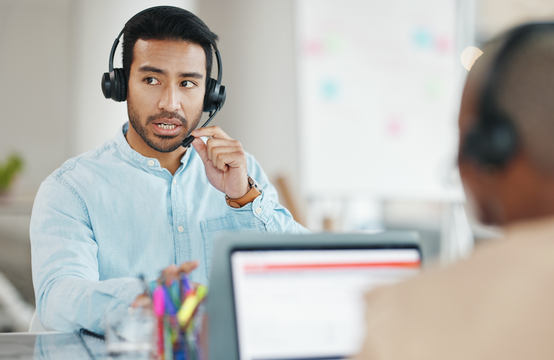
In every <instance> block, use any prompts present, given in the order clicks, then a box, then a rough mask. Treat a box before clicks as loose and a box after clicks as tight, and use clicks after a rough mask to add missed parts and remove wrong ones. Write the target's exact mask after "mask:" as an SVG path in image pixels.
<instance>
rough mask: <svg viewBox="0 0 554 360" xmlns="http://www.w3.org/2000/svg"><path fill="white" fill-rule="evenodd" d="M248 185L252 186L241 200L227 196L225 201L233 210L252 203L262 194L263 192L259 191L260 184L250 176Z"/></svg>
mask: <svg viewBox="0 0 554 360" xmlns="http://www.w3.org/2000/svg"><path fill="white" fill-rule="evenodd" d="M248 184H250V190H249V191H248V192H247V193H246V194H245V195H244V196H243V197H241V198H239V199H231V198H230V197H229V196H227V195H225V201H227V205H229V206H230V207H232V208H235V209H238V208H241V207H243V206H244V205H246V204H249V203H251V202H252V201H254V200H255V199H256V198H257V197H258V196H260V195H261V194H262V193H261V191H260V190H258V189H259V186H258V184H257V183H256V182H255V181H254V179H252V178H251V177H250V175H249V176H248Z"/></svg>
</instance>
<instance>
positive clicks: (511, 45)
mask: <svg viewBox="0 0 554 360" xmlns="http://www.w3.org/2000/svg"><path fill="white" fill-rule="evenodd" d="M545 29H550V30H553V29H554V23H552V22H541V23H529V24H524V25H521V26H518V27H516V28H515V29H513V30H511V31H510V32H509V33H508V34H507V37H506V39H505V40H504V43H503V44H502V45H501V47H500V49H499V50H498V52H497V54H496V56H495V58H494V59H493V61H492V63H491V67H490V69H491V70H490V73H489V76H488V78H487V79H486V81H485V85H484V87H483V92H482V95H481V97H480V101H479V109H478V117H477V119H476V121H475V125H474V126H473V128H471V129H470V130H469V131H468V133H467V135H466V137H465V139H464V140H462V146H461V151H460V155H461V157H463V158H466V159H470V160H473V161H475V162H477V163H478V164H480V165H484V166H489V167H494V168H502V167H504V166H506V165H507V164H508V163H509V162H510V160H511V159H512V158H513V156H514V154H515V153H516V151H517V149H518V147H519V143H520V140H519V136H518V132H517V129H516V127H515V125H514V122H513V121H512V120H511V119H510V117H509V116H508V114H506V112H505V111H503V110H502V109H501V108H500V106H499V104H498V98H497V88H498V86H499V85H500V80H501V77H502V74H503V70H504V69H505V66H507V64H508V63H509V61H506V59H510V57H511V55H512V53H513V52H514V51H516V50H517V49H518V48H519V45H520V44H521V43H523V42H525V41H526V40H527V39H528V38H529V36H531V35H533V34H535V33H536V32H540V31H544V30H545Z"/></svg>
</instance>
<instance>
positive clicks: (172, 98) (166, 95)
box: [158, 85, 181, 112]
mask: <svg viewBox="0 0 554 360" xmlns="http://www.w3.org/2000/svg"><path fill="white" fill-rule="evenodd" d="M158 108H159V109H160V110H166V111H169V112H175V111H177V110H179V109H180V108H181V102H180V101H179V89H178V88H176V87H175V86H172V85H170V86H166V87H165V89H164V91H163V94H162V97H161V99H160V102H159V104H158Z"/></svg>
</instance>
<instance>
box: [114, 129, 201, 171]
mask: <svg viewBox="0 0 554 360" xmlns="http://www.w3.org/2000/svg"><path fill="white" fill-rule="evenodd" d="M128 130H129V122H126V123H125V124H123V126H122V128H121V129H120V130H118V131H117V134H116V136H115V142H116V144H117V147H118V149H119V150H120V151H121V152H122V153H123V154H124V155H125V156H126V157H127V158H129V160H131V161H132V162H134V163H135V164H137V165H138V166H140V167H141V168H143V169H144V170H146V171H148V172H159V171H163V170H164V168H162V167H161V166H160V162H159V161H158V159H156V158H149V157H146V156H143V155H141V154H140V153H139V152H137V151H136V150H134V149H133V148H131V146H130V145H129V143H128V142H127V139H126V138H125V134H127V131H128ZM192 152H194V148H193V147H192V146H190V147H189V149H188V150H187V151H186V152H185V154H184V155H183V156H182V157H181V163H182V164H183V166H181V167H180V168H179V170H177V172H176V173H175V175H176V174H177V173H178V172H180V171H181V169H182V168H184V167H185V166H186V164H187V163H188V161H189V159H190V156H191V153H192Z"/></svg>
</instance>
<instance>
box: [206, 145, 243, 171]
mask: <svg viewBox="0 0 554 360" xmlns="http://www.w3.org/2000/svg"><path fill="white" fill-rule="evenodd" d="M243 156H244V153H243V152H242V151H236V148H223V147H218V148H216V149H214V151H213V152H212V163H213V164H214V166H215V167H216V168H218V169H219V170H221V171H227V170H229V168H239V167H241V166H242V165H244V164H245V163H244V162H243Z"/></svg>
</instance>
